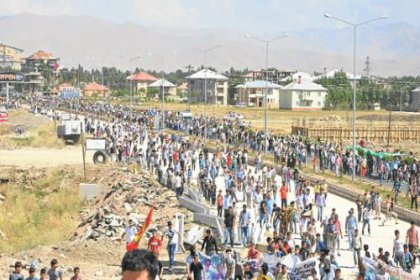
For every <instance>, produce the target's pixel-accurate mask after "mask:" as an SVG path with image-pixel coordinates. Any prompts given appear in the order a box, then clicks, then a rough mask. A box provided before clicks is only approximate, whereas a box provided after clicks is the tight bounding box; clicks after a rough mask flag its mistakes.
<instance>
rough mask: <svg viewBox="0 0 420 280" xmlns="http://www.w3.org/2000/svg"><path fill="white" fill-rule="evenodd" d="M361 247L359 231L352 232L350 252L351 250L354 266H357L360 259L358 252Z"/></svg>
mask: <svg viewBox="0 0 420 280" xmlns="http://www.w3.org/2000/svg"><path fill="white" fill-rule="evenodd" d="M362 247H363V242H362V237H361V236H359V230H358V229H356V230H355V231H354V237H353V239H352V243H351V250H353V260H354V266H357V265H358V263H359V260H360V258H361V255H360V252H361V250H362Z"/></svg>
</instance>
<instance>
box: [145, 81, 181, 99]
mask: <svg viewBox="0 0 420 280" xmlns="http://www.w3.org/2000/svg"><path fill="white" fill-rule="evenodd" d="M147 87H148V88H155V89H157V90H159V98H162V97H161V95H162V88H164V89H165V96H166V97H170V98H174V97H176V85H174V84H173V83H171V82H169V81H168V80H165V79H163V80H162V79H159V80H157V81H155V82H153V83H151V84H149V85H148V86H147Z"/></svg>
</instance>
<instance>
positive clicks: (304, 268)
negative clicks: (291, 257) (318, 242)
mask: <svg viewBox="0 0 420 280" xmlns="http://www.w3.org/2000/svg"><path fill="white" fill-rule="evenodd" d="M312 269H315V270H316V272H317V275H318V274H319V260H318V259H316V258H311V259H308V260H305V261H303V262H299V263H297V264H296V265H295V267H294V268H293V269H292V270H291V271H289V277H290V280H298V279H308V278H309V276H311V271H312Z"/></svg>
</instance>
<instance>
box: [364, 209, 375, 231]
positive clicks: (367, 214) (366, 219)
mask: <svg viewBox="0 0 420 280" xmlns="http://www.w3.org/2000/svg"><path fill="white" fill-rule="evenodd" d="M372 215H373V210H372V206H371V205H369V206H368V207H365V208H364V209H363V227H362V235H365V226H366V225H367V226H368V233H369V235H370V223H371V220H372Z"/></svg>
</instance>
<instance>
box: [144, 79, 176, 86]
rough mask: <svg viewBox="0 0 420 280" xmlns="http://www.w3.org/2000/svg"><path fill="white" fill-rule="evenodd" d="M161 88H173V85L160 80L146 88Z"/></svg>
mask: <svg viewBox="0 0 420 280" xmlns="http://www.w3.org/2000/svg"><path fill="white" fill-rule="evenodd" d="M162 86H163V87H175V85H174V84H173V83H171V82H169V81H167V80H162V79H159V80H157V81H155V82H153V83H151V84H150V85H149V86H148V87H156V88H159V87H162Z"/></svg>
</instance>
